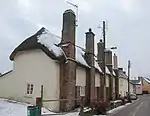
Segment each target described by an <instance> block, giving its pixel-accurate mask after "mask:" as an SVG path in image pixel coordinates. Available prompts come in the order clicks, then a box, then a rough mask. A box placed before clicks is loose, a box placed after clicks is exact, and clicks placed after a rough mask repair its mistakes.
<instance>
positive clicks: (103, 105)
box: [93, 101, 109, 114]
mask: <svg viewBox="0 0 150 116" xmlns="http://www.w3.org/2000/svg"><path fill="white" fill-rule="evenodd" d="M108 107H109V105H108V102H104V101H95V102H94V103H93V108H94V109H95V112H96V114H106V111H107V108H108Z"/></svg>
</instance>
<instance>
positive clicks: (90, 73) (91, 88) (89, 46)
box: [85, 29, 95, 103]
mask: <svg viewBox="0 0 150 116" xmlns="http://www.w3.org/2000/svg"><path fill="white" fill-rule="evenodd" d="M85 34H86V51H87V52H86V54H85V57H86V60H87V63H88V64H89V66H90V67H91V68H90V70H87V80H86V85H87V87H86V96H87V102H88V103H89V102H92V101H93V100H94V99H95V68H94V36H95V34H94V33H93V32H92V29H89V31H88V32H86V33H85Z"/></svg>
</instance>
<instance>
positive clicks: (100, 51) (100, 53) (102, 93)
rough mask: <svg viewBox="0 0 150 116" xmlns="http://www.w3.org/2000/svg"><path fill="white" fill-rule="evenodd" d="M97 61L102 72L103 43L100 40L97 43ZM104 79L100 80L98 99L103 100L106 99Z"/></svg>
mask: <svg viewBox="0 0 150 116" xmlns="http://www.w3.org/2000/svg"><path fill="white" fill-rule="evenodd" d="M97 51H98V53H97V59H98V64H99V66H100V67H101V69H102V71H104V66H103V59H104V43H103V41H102V40H100V42H98V43H97ZM104 85H105V79H104V76H103V77H102V78H101V79H100V98H101V99H103V100H105V99H106V96H105V94H106V91H105V90H106V89H105V86H104Z"/></svg>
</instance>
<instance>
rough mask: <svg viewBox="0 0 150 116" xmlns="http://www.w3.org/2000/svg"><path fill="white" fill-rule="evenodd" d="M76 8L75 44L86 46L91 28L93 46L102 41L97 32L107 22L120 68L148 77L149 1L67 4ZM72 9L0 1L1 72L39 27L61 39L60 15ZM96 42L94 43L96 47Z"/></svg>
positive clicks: (40, 1) (59, 2) (41, 0)
mask: <svg viewBox="0 0 150 116" xmlns="http://www.w3.org/2000/svg"><path fill="white" fill-rule="evenodd" d="M70 1H72V2H73V3H75V4H78V5H79V17H78V19H79V22H78V25H79V26H78V27H77V43H78V44H79V45H80V46H84V44H85V42H84V41H85V32H86V31H87V30H88V28H89V27H91V28H92V29H93V31H94V33H95V34H96V38H95V40H96V42H98V40H99V39H100V37H101V30H100V29H98V28H97V26H98V25H99V24H101V22H102V20H107V22H108V30H107V45H108V46H117V47H118V50H115V52H116V53H117V55H118V57H119V65H120V66H121V67H123V68H126V67H127V61H128V59H130V60H131V61H132V76H137V75H145V76H148V75H150V72H149V70H150V60H149V59H150V54H149V49H150V46H149V43H150V39H149V38H150V33H149V30H150V23H149V21H150V13H149V12H148V11H149V10H150V7H149V5H150V1H149V0H145V1H143V0H70ZM68 8H72V9H73V10H75V9H74V8H73V7H71V6H69V5H68V4H67V3H66V2H65V0H4V1H2V0H1V1H0V14H1V18H0V26H1V31H0V54H1V57H0V71H1V72H6V71H7V70H9V69H11V68H12V63H11V62H10V61H9V59H8V57H9V54H10V53H11V52H12V50H13V49H14V48H15V47H16V46H17V45H18V44H20V42H21V41H23V40H24V39H25V38H26V37H28V36H30V35H32V34H34V33H35V32H36V31H37V30H38V29H39V28H40V27H41V26H45V27H46V28H47V29H48V30H49V31H51V32H53V33H55V34H57V35H59V36H60V35H61V27H62V13H63V11H64V10H65V9H68ZM96 42H95V43H96Z"/></svg>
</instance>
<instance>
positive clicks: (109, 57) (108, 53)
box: [105, 50, 113, 100]
mask: <svg viewBox="0 0 150 116" xmlns="http://www.w3.org/2000/svg"><path fill="white" fill-rule="evenodd" d="M105 56H106V57H105V58H106V66H107V67H108V69H109V71H110V72H111V74H113V65H112V51H111V50H106V51H105ZM112 95H113V75H112V76H110V78H109V97H110V100H112Z"/></svg>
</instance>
